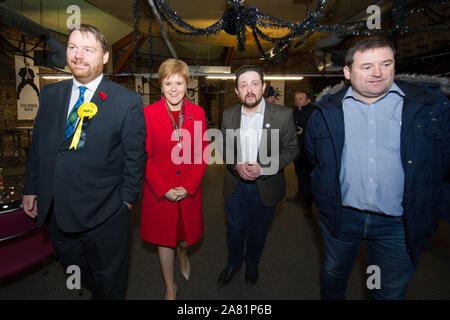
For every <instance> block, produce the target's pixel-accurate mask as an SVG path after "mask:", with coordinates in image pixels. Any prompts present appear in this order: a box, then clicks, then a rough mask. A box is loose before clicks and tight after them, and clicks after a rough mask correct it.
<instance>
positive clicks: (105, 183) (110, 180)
mask: <svg viewBox="0 0 450 320" xmlns="http://www.w3.org/2000/svg"><path fill="white" fill-rule="evenodd" d="M121 181H122V176H112V177H105V178H99V179H97V180H96V181H95V187H96V188H97V189H100V188H105V187H109V186H113V185H117V184H119V183H120V182H121Z"/></svg>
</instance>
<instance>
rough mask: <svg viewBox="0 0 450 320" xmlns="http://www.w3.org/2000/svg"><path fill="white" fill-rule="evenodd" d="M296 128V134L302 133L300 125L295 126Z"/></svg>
mask: <svg viewBox="0 0 450 320" xmlns="http://www.w3.org/2000/svg"><path fill="white" fill-rule="evenodd" d="M297 129H298V131H297V134H298V135H300V134H302V132H303V128H302V127H300V126H297Z"/></svg>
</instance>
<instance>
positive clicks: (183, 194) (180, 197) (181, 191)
mask: <svg viewBox="0 0 450 320" xmlns="http://www.w3.org/2000/svg"><path fill="white" fill-rule="evenodd" d="M175 190H176V195H177V201H180V200H183V199H184V198H186V197H187V196H188V195H189V192H187V191H186V189H185V188H183V187H176V188H175Z"/></svg>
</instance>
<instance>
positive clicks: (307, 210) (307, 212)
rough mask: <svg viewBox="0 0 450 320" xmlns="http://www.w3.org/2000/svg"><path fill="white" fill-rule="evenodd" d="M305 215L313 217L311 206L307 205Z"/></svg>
mask: <svg viewBox="0 0 450 320" xmlns="http://www.w3.org/2000/svg"><path fill="white" fill-rule="evenodd" d="M303 215H304V216H305V217H306V218H312V217H313V212H312V208H311V207H309V206H307V207H305V209H304V213H303Z"/></svg>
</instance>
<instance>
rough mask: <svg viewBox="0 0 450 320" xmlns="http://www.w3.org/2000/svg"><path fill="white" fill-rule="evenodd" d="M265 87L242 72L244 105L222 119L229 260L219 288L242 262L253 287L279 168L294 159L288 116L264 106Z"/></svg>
mask: <svg viewBox="0 0 450 320" xmlns="http://www.w3.org/2000/svg"><path fill="white" fill-rule="evenodd" d="M265 87H266V84H265V83H264V79H263V72H262V70H261V69H260V68H258V67H255V66H244V67H241V68H240V69H239V70H238V72H237V73H236V88H235V91H236V94H237V96H238V97H239V99H240V100H241V102H242V105H236V106H234V107H231V108H229V109H227V110H226V111H225V112H224V114H223V122H222V134H223V139H224V146H223V158H224V160H225V162H226V165H227V171H226V176H225V183H224V188H223V192H224V197H225V209H226V214H227V243H228V251H229V254H228V263H227V266H226V267H225V269H224V270H223V271H222V272H221V273H220V275H219V281H218V284H219V286H223V285H225V284H226V283H228V282H230V281H231V279H232V278H233V275H234V274H235V273H236V272H237V271H238V270H239V269H240V268H241V265H242V262H243V260H244V259H245V264H246V271H245V280H246V283H247V285H248V286H252V285H254V284H255V283H256V281H257V279H258V269H257V267H258V263H259V259H260V257H261V254H262V251H263V248H264V243H265V240H266V235H267V229H268V227H269V225H270V223H271V221H272V219H273V217H274V214H275V206H276V204H277V203H278V202H280V201H281V200H282V199H283V197H284V195H285V189H286V188H285V181H284V171H283V168H284V167H285V166H286V165H288V164H289V163H291V162H292V161H293V160H294V158H295V156H296V155H297V153H298V145H297V137H296V130H295V126H294V122H293V120H292V111H291V110H290V109H289V108H287V107H284V106H279V105H275V104H273V103H269V102H267V101H265V100H264V99H263V98H262V96H263V93H264V90H265ZM245 239H247V240H245ZM244 250H245V254H244Z"/></svg>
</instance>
